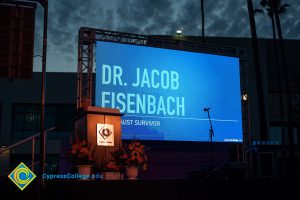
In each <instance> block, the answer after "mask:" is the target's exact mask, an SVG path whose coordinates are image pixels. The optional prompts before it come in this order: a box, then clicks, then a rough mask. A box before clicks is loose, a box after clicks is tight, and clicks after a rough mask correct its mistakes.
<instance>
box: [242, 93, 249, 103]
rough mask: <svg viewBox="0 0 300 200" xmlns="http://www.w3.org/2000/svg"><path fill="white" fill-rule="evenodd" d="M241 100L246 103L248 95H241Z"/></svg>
mask: <svg viewBox="0 0 300 200" xmlns="http://www.w3.org/2000/svg"><path fill="white" fill-rule="evenodd" d="M242 100H243V101H248V94H247V93H244V94H243V95H242Z"/></svg>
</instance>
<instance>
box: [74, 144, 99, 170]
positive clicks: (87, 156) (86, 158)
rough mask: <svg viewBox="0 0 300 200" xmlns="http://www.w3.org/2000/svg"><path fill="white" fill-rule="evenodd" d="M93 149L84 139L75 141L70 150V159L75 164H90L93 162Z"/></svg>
mask: <svg viewBox="0 0 300 200" xmlns="http://www.w3.org/2000/svg"><path fill="white" fill-rule="evenodd" d="M95 150H96V148H92V147H91V144H90V143H88V142H87V141H86V140H82V141H78V140H77V141H76V142H75V143H74V144H73V145H72V149H71V151H70V154H69V155H70V159H71V161H72V162H73V163H75V164H76V165H90V164H94V163H95Z"/></svg>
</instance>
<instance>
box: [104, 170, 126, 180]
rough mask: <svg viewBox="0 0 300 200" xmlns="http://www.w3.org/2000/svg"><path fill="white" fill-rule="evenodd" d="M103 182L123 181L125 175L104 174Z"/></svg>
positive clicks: (118, 173) (117, 173)
mask: <svg viewBox="0 0 300 200" xmlns="http://www.w3.org/2000/svg"><path fill="white" fill-rule="evenodd" d="M102 179H103V180H123V174H121V173H120V172H102Z"/></svg>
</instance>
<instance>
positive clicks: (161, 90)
mask: <svg viewBox="0 0 300 200" xmlns="http://www.w3.org/2000/svg"><path fill="white" fill-rule="evenodd" d="M96 53H97V57H96V93H95V105H96V106H99V107H106V108H118V109H120V111H121V113H123V114H125V115H124V116H123V117H122V138H123V139H133V138H136V139H141V140H171V141H210V137H209V136H210V132H209V130H210V123H209V120H208V112H205V111H204V108H210V110H209V112H210V117H211V122H212V127H213V132H214V136H213V138H212V140H213V141H216V142H242V113H241V90H240V72H239V59H238V58H234V57H226V56H219V55H211V54H203V53H195V52H187V51H179V50H170V49H162V48H153V47H145V46H137V45H128V44H119V43H112V42H100V41H98V42H97V43H96Z"/></svg>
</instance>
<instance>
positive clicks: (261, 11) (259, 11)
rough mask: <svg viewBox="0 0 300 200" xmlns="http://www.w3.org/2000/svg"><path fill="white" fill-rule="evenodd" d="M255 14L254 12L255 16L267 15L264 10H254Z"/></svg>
mask: <svg viewBox="0 0 300 200" xmlns="http://www.w3.org/2000/svg"><path fill="white" fill-rule="evenodd" d="M253 12H254V14H255V15H257V14H265V12H264V10H262V9H258V8H256V9H254V10H253Z"/></svg>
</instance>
